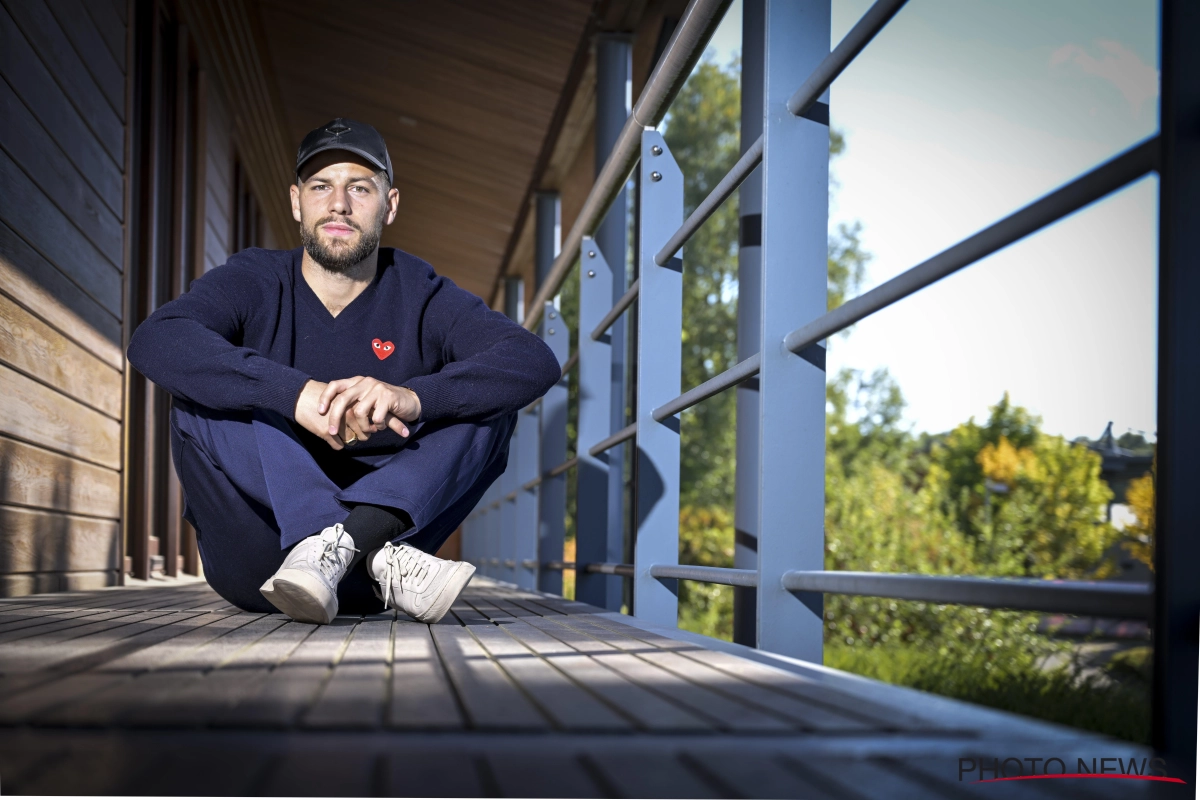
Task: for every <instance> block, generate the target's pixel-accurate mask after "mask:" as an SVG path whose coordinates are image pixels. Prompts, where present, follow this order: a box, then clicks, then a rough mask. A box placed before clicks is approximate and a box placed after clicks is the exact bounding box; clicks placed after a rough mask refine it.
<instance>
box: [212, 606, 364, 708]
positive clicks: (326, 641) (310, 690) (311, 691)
mask: <svg viewBox="0 0 1200 800" xmlns="http://www.w3.org/2000/svg"><path fill="white" fill-rule="evenodd" d="M353 630H354V621H353V620H350V619H346V618H344V617H338V618H336V619H334V621H333V622H332V623H330V624H329V625H321V626H318V628H317V629H316V630H315V631H313V632H312V634H311V635H310V636H309V637H308V638H307V639H305V640H304V642H303V643H302V644H301V645H300V646H299V647H297V648H296V649H295V650H294V651H293V652H292V654H291V655H290V656H289V657H288V659H287V660H286V661H284V662H283V663H282V664H280V665H279V666H278V667H276V668H275V669H274V670H273V671H272V673H271V678H270V680H268V681H266V682H264V683H263V684H261V685H260V686H258V687H257V688H256V689H255V690H254V691H252V692H249V693H247V694H246V696H245V697H243V698H242V700H241V702H239V703H238V704H237V705H236V706H233V707H232V708H229V709H226V710H224V711H222V712H220V713H217V714H215V715H214V717H213V724H221V725H226V726H257V727H287V726H290V725H292V724H293V723H295V722H296V720H297V719H298V718H299V717H300V715H301V714H303V713H304V712H305V711H306V710H307V709H308V707H309V706H310V705H311V704H312V702H313V700H314V699H315V698H316V696H317V693H318V692H319V691H320V690H321V686H322V685H323V684H324V682H325V681H326V679H327V678H328V677H329V675H330V674H331V673H332V670H333V666H334V664H336V663H337V660H338V658H339V657H340V656H341V653H342V650H343V649H344V647H345V646H346V644H347V641H348V639H349V638H350V634H351V632H352V631H353Z"/></svg>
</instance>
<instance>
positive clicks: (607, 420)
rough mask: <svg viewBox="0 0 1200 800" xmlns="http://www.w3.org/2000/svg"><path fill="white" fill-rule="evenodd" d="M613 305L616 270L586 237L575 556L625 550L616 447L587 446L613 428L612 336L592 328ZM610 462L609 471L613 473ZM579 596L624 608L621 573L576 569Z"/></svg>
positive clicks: (605, 556) (610, 556) (584, 558)
mask: <svg viewBox="0 0 1200 800" xmlns="http://www.w3.org/2000/svg"><path fill="white" fill-rule="evenodd" d="M610 308H612V271H611V270H610V269H609V266H608V261H607V260H606V259H605V258H604V253H602V252H601V251H600V247H599V245H597V244H596V242H595V241H594V240H593V239H591V238H589V237H584V239H583V244H582V245H581V246H580V252H579V423H578V426H579V433H578V437H577V439H576V441H577V442H578V444H577V445H576V450H577V452H578V454H579V467H578V472H577V476H578V477H577V481H578V482H577V484H576V486H577V488H576V492H575V498H576V500H575V502H576V515H575V518H576V523H575V560H576V561H577V562H578V563H581V564H586V563H591V562H606V561H614V560H615V561H621V560H622V558H621V556H622V551H621V549H617V550H616V552H615V553H614V552H613V547H612V544H613V542H612V539H611V537H610V536H609V526H608V511H609V505H608V486H609V483H610V482H611V481H613V480H618V481H619V480H620V474H621V472H620V469H621V468H620V464H614V463H613V462H612V461H611V460H610V458H609V457H610V455H611V454H612V451H611V450H610V451H609V452H607V453H601V454H600V455H599V456H592V455H589V454H588V449H589V448H591V447H592V446H593V445H595V444H596V443H597V442H599V441H601V440H602V439H607V438H608V436H609V433H610V432H611V417H610V414H609V410H610V404H611V402H612V393H611V389H612V375H613V366H612V361H613V347H612V340H611V338H610V336H607V335H606V336H602V337H600V339H598V340H593V339H592V337H591V333H592V331H593V330H595V328H596V325H598V324H599V323H600V320H601V319H603V317H604V315H605V314H607V313H608V310H609V309H610ZM610 465H611V474H610ZM576 575H577V577H576V579H575V580H576V582H575V599H576V600H579V601H580V602H583V603H591V604H592V605H594V606H599V607H601V608H608V609H611V608H612V607H613V604H614V603H616V605H617V608H618V609H619V608H620V602H621V584H620V578H616V577H615V576H612V575H603V574H600V573H588V572H578V573H576Z"/></svg>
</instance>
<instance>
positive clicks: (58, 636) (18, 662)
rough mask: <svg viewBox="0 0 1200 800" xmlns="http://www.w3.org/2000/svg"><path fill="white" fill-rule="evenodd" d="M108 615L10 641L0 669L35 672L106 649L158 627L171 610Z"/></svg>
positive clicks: (8, 672)
mask: <svg viewBox="0 0 1200 800" xmlns="http://www.w3.org/2000/svg"><path fill="white" fill-rule="evenodd" d="M108 614H112V615H113V617H112V618H110V619H101V620H97V621H95V622H90V623H88V624H85V625H78V626H75V627H71V628H67V629H63V630H58V631H51V632H49V633H46V634H44V635H42V636H37V637H31V638H28V639H22V640H20V641H17V642H12V643H10V644H8V645H7V646H6V647H5V649H4V652H3V653H0V672H3V673H4V674H5V675H15V674H20V673H27V674H31V673H36V672H39V671H44V670H48V669H50V668H52V667H54V666H55V665H57V664H59V663H60V662H69V661H73V660H75V659H79V658H82V657H83V656H84V655H90V654H92V653H95V652H98V651H103V650H105V649H106V648H108V647H110V646H112V645H113V644H114V643H116V642H119V641H122V640H124V639H128V638H129V637H131V636H135V635H137V634H139V633H142V632H143V631H147V630H151V629H153V628H156V627H158V626H159V625H161V624H162V623H163V620H162V619H160V618H161V617H165V616H167V615H168V614H170V612H167V611H139V612H136V613H133V614H120V615H119V616H117V612H108ZM108 614H106V615H104V616H108Z"/></svg>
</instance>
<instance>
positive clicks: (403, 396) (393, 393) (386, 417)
mask: <svg viewBox="0 0 1200 800" xmlns="http://www.w3.org/2000/svg"><path fill="white" fill-rule="evenodd" d="M306 388H307V387H306ZM301 395H303V392H301ZM317 411H318V412H319V413H321V414H323V415H324V416H325V418H326V420H327V422H326V425H327V427H326V433H328V434H329V435H330V436H334V435H340V436H342V438H343V439H344V438H345V434H346V432H347V431H349V435H350V438H358V439H359V440H366V439H368V438H370V435H371V434H372V433H376V432H378V431H381V430H383V429H384V428H391V429H392V430H393V431H395V432H396V433H397V434H399V435H400V436H404V437H407V436H408V426H407V425H405V424H404V423H405V422H414V421H415V420H417V419H418V418H419V417H420V416H421V401H420V399H419V398H418V397H417V395H416V394H415V393H414V392H412V391H411V390H409V389H405V388H404V387H402V386H392V385H391V384H390V383H384V382H383V381H381V380H378V379H376V378H364V377H362V376H359V377H354V378H345V379H343V380H337V381H332V382H331V383H328V384H326V385H325V387H324V389H323V390H322V391H321V394H320V399H319V401H318V403H317Z"/></svg>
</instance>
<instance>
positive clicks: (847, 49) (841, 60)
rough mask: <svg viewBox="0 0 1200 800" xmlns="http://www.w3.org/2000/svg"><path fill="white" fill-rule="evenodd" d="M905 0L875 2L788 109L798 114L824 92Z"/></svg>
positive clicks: (804, 84) (795, 96)
mask: <svg viewBox="0 0 1200 800" xmlns="http://www.w3.org/2000/svg"><path fill="white" fill-rule="evenodd" d="M904 3H905V0H877V2H876V3H875V5H873V6H871V7H870V8H868V9H867V13H865V14H863V15H862V16H861V17H860V18H859V20H858V22H856V23H854V27H853V28H851V29H850V32H849V33H847V34H846V35H845V36H843V37H842V40H841V41H840V42H838V45H837V47H835V48H833V51H832V52H830V54H829V55H827V56H825V58H824V59H823V60H822V61H821V63H820V64H818V65H817V68H816V69H814V70H813V71H812V74H811V75H809V76H808V78H807V79H805V81H804V83H802V84H801V85H800V88H799V89H797V90H796V93H795V94H793V95H792V96H791V98H790V99H789V100H788V104H787V109H788V111H790V112H792V113H793V114H795V115H796V116H797V117H799V116H802V115H803V114H804V112H805V111H808V109H809V107H810V106H811V105H812V104H813V103H815V102H816V101H817V98H818V97H820V96H821V95H822V94H824V93H825V90H826V89H828V88H829V86H830V84H832V83H833V82H834V81H835V80H836V79H837V76H838V75H841V74H842V72H843V71H844V70H845V69H846V67H848V66H850V62H851V61H853V60H854V59H855V58H856V57H857V56H858V54H859V53H861V52H862V51H863V48H864V47H866V46H867V45H868V44H870V43H871V40H872V39H874V38H875V34H877V33H879V32H880V31H881V30H883V28H884V26H885V25H887V24H888V23H889V22H891V20H892V17H894V16H896V12H897V11H899V10H900V9H901V8H903V7H904Z"/></svg>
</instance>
